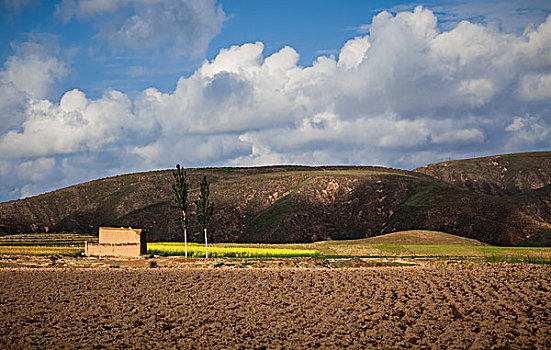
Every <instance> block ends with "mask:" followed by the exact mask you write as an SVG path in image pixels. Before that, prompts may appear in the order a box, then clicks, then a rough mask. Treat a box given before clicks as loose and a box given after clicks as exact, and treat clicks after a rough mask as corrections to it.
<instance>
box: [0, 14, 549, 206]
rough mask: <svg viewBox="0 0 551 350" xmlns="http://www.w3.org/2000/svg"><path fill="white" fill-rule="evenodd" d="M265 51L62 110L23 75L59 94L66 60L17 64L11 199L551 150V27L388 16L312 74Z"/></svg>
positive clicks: (7, 171) (7, 104)
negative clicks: (224, 173)
mask: <svg viewBox="0 0 551 350" xmlns="http://www.w3.org/2000/svg"><path fill="white" fill-rule="evenodd" d="M75 11H76V10H75ZM75 15H78V12H75ZM263 48H264V46H263V44H262V43H261V42H256V43H247V44H244V45H241V46H232V47H230V48H227V49H223V50H221V51H220V52H219V54H218V55H217V56H216V58H214V59H213V60H212V61H205V62H204V63H203V64H202V65H201V67H200V68H198V69H197V70H196V71H195V73H194V74H192V75H191V76H190V77H187V78H181V79H180V80H179V81H178V84H177V87H176V89H175V90H174V91H173V92H171V93H161V92H160V91H158V90H156V89H155V88H150V89H147V90H145V91H143V93H142V94H141V96H139V97H137V98H135V99H130V98H129V97H128V96H126V95H125V94H124V93H121V92H118V91H106V92H105V93H104V95H103V97H101V98H99V99H90V98H87V97H86V94H85V93H84V92H82V91H79V90H76V89H75V90H71V91H68V92H66V93H65V94H64V95H63V96H62V98H61V99H60V101H59V102H57V101H50V100H46V99H42V97H41V92H40V86H41V84H40V83H36V84H33V86H37V91H35V90H33V89H31V88H28V87H27V86H26V84H27V81H22V82H19V81H17V80H16V78H15V77H17V75H13V74H12V73H13V70H14V69H19V68H18V67H20V65H23V64H26V63H28V64H33V65H34V63H33V61H34V60H35V59H40V62H41V65H39V66H37V68H36V69H42V73H41V74H42V75H39V76H42V77H43V80H42V82H43V83H44V84H46V83H48V82H49V81H51V80H52V79H56V77H58V76H59V75H61V74H62V73H63V65H62V64H61V63H60V62H57V61H56V60H55V59H54V58H51V57H41V56H32V55H31V56H29V55H28V54H27V55H25V53H22V54H21V55H15V56H13V57H11V58H10V59H8V61H7V62H6V63H5V65H4V70H3V71H2V72H0V79H1V83H2V85H1V86H0V89H2V90H3V91H4V93H3V94H2V97H0V98H1V100H0V108H1V109H2V116H1V118H4V119H6V120H3V121H2V126H1V127H0V132H1V134H0V179H1V183H2V185H1V187H0V198H4V199H5V198H14V197H18V196H26V195H30V194H35V193H37V192H40V191H43V190H46V189H50V188H51V187H52V184H53V186H54V187H55V186H62V185H65V184H69V183H75V182H78V181H82V180H84V179H88V178H94V177H99V176H105V175H108V174H116V173H121V172H129V171H134V170H143V169H154V168H167V167H173V166H174V164H176V163H177V162H178V163H181V164H184V165H186V166H203V165H261V164H278V163H279V164H281V163H300V164H381V165H389V166H396V167H406V168H408V167H413V166H417V165H423V164H424V163H428V162H431V161H436V160H441V159H444V158H447V157H464V156H473V155H484V154H491V153H500V152H513V151H521V150H535V149H549V148H551V116H550V107H551V16H550V17H548V18H547V20H546V21H545V22H543V23H540V24H538V25H536V26H533V27H530V28H528V29H527V30H526V31H525V32H524V33H523V34H522V35H513V34H506V33H503V32H500V31H498V30H497V29H496V28H494V27H486V26H483V25H480V24H473V23H470V22H467V21H464V22H461V23H459V24H458V25H457V26H456V27H454V28H453V29H451V30H449V31H443V32H442V31H439V29H438V27H437V18H436V16H435V15H434V14H433V13H432V12H431V11H430V10H427V9H423V8H420V7H418V8H416V9H415V10H414V11H413V12H402V13H398V14H397V15H395V16H393V15H392V14H390V13H388V12H382V13H380V14H378V15H377V16H375V17H374V18H373V21H372V25H371V28H370V33H369V34H368V35H365V36H360V37H356V38H353V39H351V40H349V41H348V42H347V43H346V44H344V46H343V47H342V48H341V50H340V53H339V55H338V57H333V56H329V57H325V56H322V57H319V58H318V59H317V60H316V61H315V62H313V64H312V66H309V67H301V66H299V65H297V62H298V59H299V53H297V52H296V51H295V50H294V49H293V48H291V47H283V48H282V49H281V50H280V51H278V52H276V53H274V54H272V55H270V56H268V57H265V55H264V54H263ZM15 92H21V93H15ZM7 110H10V111H12V113H11V114H8V113H7V112H6V111H7Z"/></svg>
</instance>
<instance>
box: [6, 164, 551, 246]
mask: <svg viewBox="0 0 551 350" xmlns="http://www.w3.org/2000/svg"><path fill="white" fill-rule="evenodd" d="M203 175H206V176H207V177H208V179H209V180H210V181H211V182H212V183H213V185H212V187H211V195H212V199H213V201H214V202H215V203H216V210H215V215H214V216H213V218H212V221H211V225H210V227H209V236H210V237H211V239H212V240H213V241H215V242H216V241H217V242H311V241H319V240H325V239H356V238H366V237H372V236H377V235H380V234H383V233H388V232H393V231H401V230H410V229H428V230H437V231H443V232H448V233H452V234H456V235H459V236H463V237H467V238H475V239H478V240H480V241H482V242H485V243H488V244H497V245H514V244H518V243H520V242H523V241H526V240H527V239H528V238H529V239H530V240H529V241H528V242H529V243H531V244H548V243H546V241H545V237H548V236H549V235H550V234H549V233H550V232H551V225H550V224H549V222H550V221H551V218H550V212H551V210H550V209H549V208H550V206H549V202H550V196H549V194H550V193H549V190H546V189H545V188H540V189H538V190H528V189H527V188H528V187H525V186H524V185H523V186H521V187H519V188H520V189H519V190H518V191H517V192H518V194H517V195H515V196H495V195H489V194H484V193H477V192H474V191H471V190H468V189H465V188H461V187H460V186H456V185H451V184H447V183H444V182H442V181H440V180H438V179H436V178H433V177H430V176H427V175H424V174H420V173H418V172H408V171H403V170H395V169H387V168H375V167H290V166H278V167H258V168H217V169H214V168H213V169H190V170H188V177H189V181H190V183H191V187H192V192H191V196H192V197H195V196H197V195H198V187H199V182H200V179H201V178H202V176H203ZM172 180H173V179H172V174H171V171H170V170H167V171H156V172H148V173H138V174H128V175H121V176H116V177H111V178H105V179H101V180H96V181H91V182H87V183H83V184H80V185H77V186H72V187H68V188H65V189H61V190H58V191H54V192H50V193H46V194H43V195H40V196H36V197H32V198H27V199H23V200H18V201H11V202H6V203H0V232H4V233H20V232H29V231H32V232H36V231H50V232H62V231H70V232H82V233H96V234H97V227H99V226H132V227H141V228H144V229H146V230H147V231H148V232H149V238H150V240H172V241H177V240H182V233H181V232H182V231H181V227H180V224H179V217H178V210H177V208H176V206H175V205H174V203H173V198H172V192H171V183H172ZM496 188H499V186H497V185H496ZM191 199H193V198H191ZM190 202H191V201H190ZM189 231H190V234H191V239H192V240H195V241H199V242H200V241H202V239H201V235H200V234H199V233H200V229H199V226H198V224H197V222H196V221H195V220H192V221H191V228H190V230H189ZM534 237H536V238H537V239H534Z"/></svg>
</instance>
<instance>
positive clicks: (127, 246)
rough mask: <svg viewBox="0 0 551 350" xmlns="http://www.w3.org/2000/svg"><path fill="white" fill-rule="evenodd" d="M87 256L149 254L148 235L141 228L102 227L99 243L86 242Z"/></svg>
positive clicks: (136, 255) (134, 255) (85, 250)
mask: <svg viewBox="0 0 551 350" xmlns="http://www.w3.org/2000/svg"><path fill="white" fill-rule="evenodd" d="M84 247H85V248H84V254H85V255H86V256H124V257H139V256H140V255H142V254H147V235H146V234H145V232H143V231H142V230H141V229H135V228H130V227H129V228H124V227H121V228H114V227H100V228H99V241H98V243H88V242H85V245H84Z"/></svg>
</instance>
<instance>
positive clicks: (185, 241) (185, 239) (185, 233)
mask: <svg viewBox="0 0 551 350" xmlns="http://www.w3.org/2000/svg"><path fill="white" fill-rule="evenodd" d="M184 244H185V246H186V258H187V228H185V229H184Z"/></svg>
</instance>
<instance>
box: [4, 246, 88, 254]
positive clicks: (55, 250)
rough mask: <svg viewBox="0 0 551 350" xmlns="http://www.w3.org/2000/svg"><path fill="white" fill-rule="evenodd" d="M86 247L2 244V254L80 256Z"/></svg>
mask: <svg viewBox="0 0 551 350" xmlns="http://www.w3.org/2000/svg"><path fill="white" fill-rule="evenodd" d="M83 251H84V249H82V248H77V247H41V246H31V247H29V246H0V255H35V256H44V255H60V256H73V257H78V256H80V253H82V252H83Z"/></svg>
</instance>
